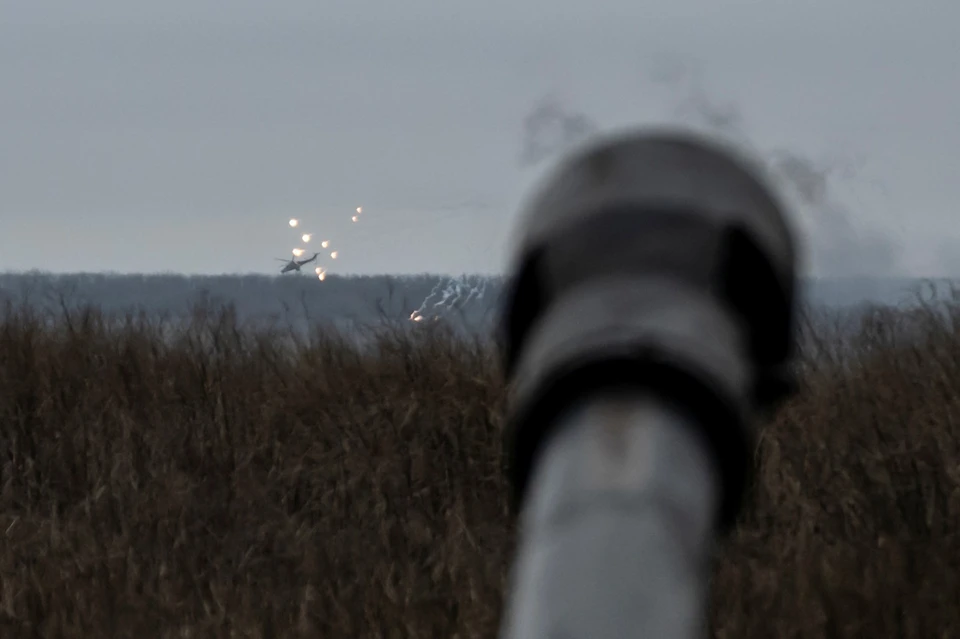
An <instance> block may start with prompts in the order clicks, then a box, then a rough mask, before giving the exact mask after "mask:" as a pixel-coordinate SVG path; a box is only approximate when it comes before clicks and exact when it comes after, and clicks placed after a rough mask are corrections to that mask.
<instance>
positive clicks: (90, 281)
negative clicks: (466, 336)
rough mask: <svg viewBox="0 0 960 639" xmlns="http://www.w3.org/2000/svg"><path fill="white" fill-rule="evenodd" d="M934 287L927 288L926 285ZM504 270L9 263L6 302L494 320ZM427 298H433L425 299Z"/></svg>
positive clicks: (940, 285) (812, 289) (809, 295)
mask: <svg viewBox="0 0 960 639" xmlns="http://www.w3.org/2000/svg"><path fill="white" fill-rule="evenodd" d="M924 287H926V289H924ZM503 288H504V287H503V280H502V278H491V277H484V276H460V277H457V278H451V277H444V276H438V275H430V274H423V275H379V276H351V277H340V276H336V275H330V276H328V277H327V278H326V280H325V281H323V282H320V281H318V279H317V278H316V277H314V276H313V275H312V274H309V275H308V274H306V273H305V274H302V275H295V274H294V275H285V276H274V275H200V276H187V275H180V274H149V275H138V274H134V275H129V274H112V273H77V274H51V273H45V272H40V271H32V272H27V273H0V302H2V303H6V302H11V303H14V304H17V303H27V304H29V305H31V306H35V307H37V308H42V309H47V310H60V309H61V308H62V307H63V306H66V307H68V308H77V307H80V306H85V305H93V306H96V307H99V308H100V309H102V310H103V311H105V312H107V313H117V312H121V313H123V312H129V311H144V312H146V313H150V314H166V315H172V316H178V315H183V314H186V313H187V312H188V311H189V310H190V309H191V308H192V307H193V306H195V305H196V304H197V303H201V302H208V303H214V304H218V305H219V304H233V305H234V307H235V308H236V311H237V314H238V316H239V317H240V318H241V319H244V320H280V321H287V322H295V323H302V322H308V323H318V322H319V323H324V322H335V323H337V324H344V323H352V322H360V323H365V324H369V323H371V322H377V321H380V320H382V319H388V320H408V319H409V318H410V316H411V314H412V313H413V312H414V311H417V310H422V311H423V312H424V316H425V319H428V320H429V319H430V318H431V317H433V316H435V315H437V314H445V315H447V316H450V315H454V316H456V317H458V318H460V319H463V320H464V321H466V322H468V323H469V324H472V325H478V324H483V323H486V322H488V321H489V320H491V319H492V318H493V316H494V314H495V310H496V308H497V302H498V300H499V299H500V296H501V293H502V291H503ZM921 291H925V296H927V297H929V296H930V295H931V294H935V295H936V296H938V297H939V298H940V299H943V298H944V297H946V296H949V295H950V282H949V281H947V280H937V281H921V280H917V279H906V278H904V279H878V278H858V279H821V280H807V281H805V282H804V284H803V289H802V291H801V298H802V299H803V300H805V301H806V302H808V303H810V304H812V305H813V306H815V307H850V306H851V305H858V304H869V303H873V304H884V305H889V304H898V303H903V302H907V301H909V300H910V299H915V298H916V295H917V294H918V293H920V292H921ZM425 302H426V304H424V303H425Z"/></svg>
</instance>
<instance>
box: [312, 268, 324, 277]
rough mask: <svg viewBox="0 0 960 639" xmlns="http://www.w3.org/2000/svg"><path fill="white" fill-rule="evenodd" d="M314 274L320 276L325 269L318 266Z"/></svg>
mask: <svg viewBox="0 0 960 639" xmlns="http://www.w3.org/2000/svg"><path fill="white" fill-rule="evenodd" d="M313 272H314V273H316V274H317V275H320V274H321V273H323V269H322V268H320V267H319V266H318V267H317V268H315V269H313Z"/></svg>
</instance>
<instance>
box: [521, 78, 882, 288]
mask: <svg viewBox="0 0 960 639" xmlns="http://www.w3.org/2000/svg"><path fill="white" fill-rule="evenodd" d="M652 79H653V81H654V82H655V83H656V84H659V85H662V86H665V87H667V88H668V89H669V90H670V91H671V93H672V98H673V100H672V111H673V113H672V118H673V119H675V120H679V121H680V122H681V123H683V124H684V125H686V126H689V127H691V128H693V129H695V130H700V131H702V132H704V133H706V134H709V135H713V136H717V137H720V138H722V139H726V140H729V141H730V142H733V143H734V144H736V145H737V146H740V147H742V148H745V149H747V150H749V151H750V152H751V153H752V155H753V156H754V157H755V158H757V159H758V160H759V161H760V163H761V165H762V168H763V169H764V170H765V171H766V172H767V173H768V175H769V176H770V178H771V179H772V181H773V182H774V183H777V184H779V185H780V186H781V188H782V191H783V194H784V195H785V196H787V197H788V198H790V199H791V200H792V201H793V202H794V203H795V204H796V205H797V206H796V207H795V208H796V209H797V213H798V214H800V219H799V220H797V222H798V224H797V227H798V228H797V231H798V232H799V233H800V234H801V235H802V236H803V238H804V240H805V242H804V244H805V250H806V251H807V258H808V264H807V268H808V269H809V270H810V271H811V272H812V274H815V275H828V276H854V275H865V274H869V275H882V274H889V273H891V272H893V271H895V270H897V266H898V265H899V262H900V258H901V247H900V246H899V245H898V244H897V243H896V242H895V241H894V239H893V238H892V237H891V236H890V235H887V234H884V233H883V232H882V231H881V230H880V229H877V228H869V227H864V226H863V225H859V224H857V223H856V220H855V218H854V215H853V213H852V212H851V211H850V209H849V208H847V207H846V206H845V205H844V203H843V202H842V201H841V199H840V197H839V196H838V194H837V192H836V186H837V184H838V181H843V180H852V179H854V178H856V177H857V170H856V167H855V166H854V165H853V163H852V162H846V163H842V162H841V163H837V162H831V163H827V162H821V161H816V160H814V159H812V158H809V157H807V156H805V155H803V154H802V153H799V152H797V151H792V150H784V149H775V150H772V151H769V150H764V149H759V148H757V146H756V144H754V143H753V141H752V140H751V139H750V137H749V135H748V130H747V127H746V125H745V122H744V117H743V113H742V112H741V110H740V108H739V107H738V106H737V105H736V104H735V103H733V102H722V101H720V100H718V99H717V98H716V97H715V96H713V95H711V94H710V93H708V92H707V91H706V89H705V88H704V87H705V84H704V82H703V81H702V71H701V69H700V68H699V67H697V66H694V65H691V64H689V63H684V62H679V61H677V60H668V61H664V62H662V63H661V64H659V65H658V66H656V67H655V68H654V72H653V74H652ZM599 130H600V127H599V126H598V125H597V124H596V123H595V122H594V121H593V120H591V119H590V118H589V117H588V116H587V115H585V114H583V113H580V112H578V111H575V110H572V109H569V108H567V107H565V106H564V105H563V104H561V103H560V101H559V100H558V99H557V98H555V97H548V98H545V99H543V100H541V101H540V102H539V103H538V104H536V105H535V106H534V108H533V109H532V110H531V112H530V113H529V114H528V115H527V117H526V118H525V119H524V120H523V128H522V138H521V149H522V150H521V165H522V166H528V165H531V164H534V163H538V162H541V161H543V160H546V159H552V158H554V157H556V156H558V155H561V154H563V153H566V152H568V151H569V150H570V149H571V148H573V147H574V146H576V145H578V144H581V143H582V142H584V141H585V140H587V139H588V138H590V137H592V136H593V135H595V134H596V133H598V132H599Z"/></svg>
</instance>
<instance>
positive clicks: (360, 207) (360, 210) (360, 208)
mask: <svg viewBox="0 0 960 639" xmlns="http://www.w3.org/2000/svg"><path fill="white" fill-rule="evenodd" d="M361 213H363V207H362V206H358V207H357V215H360V214H361Z"/></svg>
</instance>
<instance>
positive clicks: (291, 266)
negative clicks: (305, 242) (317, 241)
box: [273, 253, 320, 273]
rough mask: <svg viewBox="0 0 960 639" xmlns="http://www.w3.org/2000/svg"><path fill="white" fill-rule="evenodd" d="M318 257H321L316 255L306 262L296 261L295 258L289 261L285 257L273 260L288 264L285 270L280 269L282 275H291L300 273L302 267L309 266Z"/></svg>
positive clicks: (284, 266)
mask: <svg viewBox="0 0 960 639" xmlns="http://www.w3.org/2000/svg"><path fill="white" fill-rule="evenodd" d="M318 255H320V253H314V254H313V257H310V258H307V259H305V260H296V259H293V258H291V259H289V260H288V259H287V258H285V257H275V258H273V259H275V260H279V261H281V262H286V264H284V265H283V268H282V269H280V273H289V272H290V271H297V272H298V273H299V272H300V267H301V266H303V265H304V264H309V263H310V262H314V261H316V259H317V256H318Z"/></svg>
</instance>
